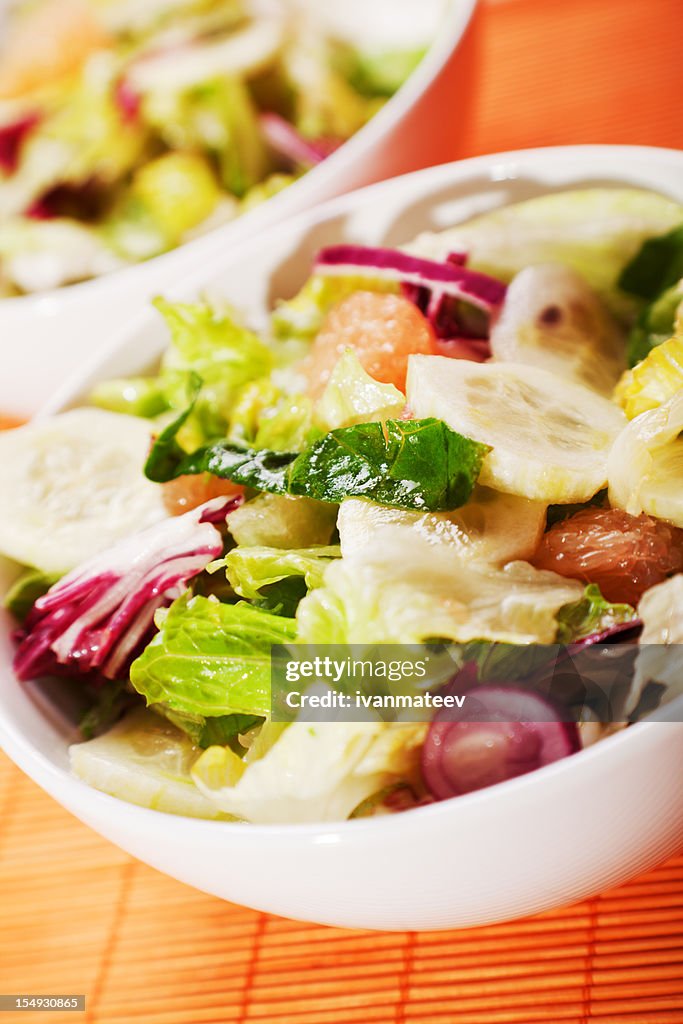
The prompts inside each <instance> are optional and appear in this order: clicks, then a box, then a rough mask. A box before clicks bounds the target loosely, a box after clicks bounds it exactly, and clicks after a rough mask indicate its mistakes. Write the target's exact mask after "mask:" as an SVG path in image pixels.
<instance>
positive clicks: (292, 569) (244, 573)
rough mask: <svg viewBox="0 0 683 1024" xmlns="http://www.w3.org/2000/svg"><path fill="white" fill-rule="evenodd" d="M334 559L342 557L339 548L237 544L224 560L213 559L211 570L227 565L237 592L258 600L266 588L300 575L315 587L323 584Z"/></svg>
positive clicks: (309, 585) (251, 599) (249, 598)
mask: <svg viewBox="0 0 683 1024" xmlns="http://www.w3.org/2000/svg"><path fill="white" fill-rule="evenodd" d="M335 558H341V549H340V548H339V547H336V546H333V547H312V548H303V549H300V550H298V551H297V550H294V551H291V550H290V551H287V550H285V551H283V550H282V549H281V548H260V547H246V548H242V547H237V548H234V549H233V550H232V551H230V552H229V553H228V554H227V555H226V556H225V558H224V559H221V560H220V561H219V562H214V564H213V566H211V567H210V568H211V570H212V571H215V569H216V568H220V567H225V571H226V575H227V577H228V580H229V582H230V585H231V586H232V588H233V590H234V591H235V593H236V594H239V596H240V597H244V598H246V599H247V600H249V601H254V600H258V599H259V598H260V596H261V592H262V591H263V589H264V588H265V587H270V586H272V585H273V584H274V583H280V582H281V581H282V580H285V579H289V578H290V577H293V576H298V577H301V578H303V579H304V581H305V583H306V587H307V588H308V589H309V590H312V589H313V587H319V586H321V584H322V581H323V576H324V574H325V569H326V568H327V566H328V565H329V564H330V562H331V561H332V560H333V559H335Z"/></svg>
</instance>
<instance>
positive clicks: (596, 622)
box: [557, 584, 638, 644]
mask: <svg viewBox="0 0 683 1024" xmlns="http://www.w3.org/2000/svg"><path fill="white" fill-rule="evenodd" d="M637 618H638V616H637V613H636V610H635V608H632V607H631V605H630V604H611V603H610V602H609V601H606V600H605V598H604V597H603V596H602V594H601V592H600V587H597V586H595V584H591V585H590V586H588V587H586V589H585V591H584V595H583V597H582V598H581V599H580V600H579V601H573V602H572V603H570V604H566V605H564V606H563V607H562V608H560V610H559V612H558V613H557V642H558V643H560V644H573V643H576V642H577V641H579V640H583V639H584V638H585V637H587V636H591V635H592V634H593V633H603V632H604V631H605V630H608V629H611V627H612V626H617V625H620V624H621V623H622V622H632V621H634V620H635V619H637Z"/></svg>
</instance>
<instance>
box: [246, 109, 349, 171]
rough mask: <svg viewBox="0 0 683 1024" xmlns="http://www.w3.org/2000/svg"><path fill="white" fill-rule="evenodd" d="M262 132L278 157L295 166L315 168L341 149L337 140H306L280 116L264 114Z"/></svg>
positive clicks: (261, 121)
mask: <svg viewBox="0 0 683 1024" xmlns="http://www.w3.org/2000/svg"><path fill="white" fill-rule="evenodd" d="M260 124H261V130H262V131H263V135H264V137H265V140H266V142H267V143H268V145H269V146H270V148H271V149H272V150H273V152H274V153H276V154H277V155H278V156H281V157H284V159H285V160H287V161H289V162H291V163H292V164H294V165H297V164H302V165H303V166H304V167H315V166H316V164H320V163H322V162H323V160H326V159H327V157H328V156H330V154H331V153H333V152H334V151H335V149H338V148H339V145H340V142H339V141H338V140H337V139H306V138H304V136H303V135H301V134H300V132H298V131H297V130H296V128H295V127H294V125H293V124H291V123H290V122H289V121H286V120H285V118H284V117H280V115H279V114H273V113H268V114H262V115H261V118H260Z"/></svg>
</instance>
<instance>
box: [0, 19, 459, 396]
mask: <svg viewBox="0 0 683 1024" xmlns="http://www.w3.org/2000/svg"><path fill="white" fill-rule="evenodd" d="M297 2H299V3H313V2H314V3H315V4H316V5H317V4H318V3H319V0H297ZM476 4H477V0H421V2H420V3H419V4H416V3H415V2H414V0H353V2H348V3H346V4H336V5H333V4H330V10H329V13H328V14H327V15H326V16H328V17H329V18H330V20H331V21H332V22H333V27H334V28H335V30H336V31H338V32H339V31H342V32H343V31H346V32H347V34H348V35H349V36H353V34H354V32H355V34H356V35H358V36H359V37H360V39H361V41H363V40H364V41H365V43H366V45H367V43H368V41H372V40H368V38H367V26H366V20H367V19H365V20H364V19H363V18H362V17H361V18H359V11H360V10H361V8H362V7H364V8H367V5H369V6H370V8H371V9H374V8H377V9H378V12H379V13H381V12H382V11H383V10H385V9H386V8H387V6H388V5H389V6H390V7H391V10H392V17H391V18H390V19H384V22H383V24H384V28H383V35H384V37H387V33H392V35H391V36H390V37H389V41H390V42H391V41H393V42H394V43H395V45H397V46H400V45H402V44H403V45H405V41H406V38H407V39H409V40H410V42H411V45H419V43H420V42H421V41H422V40H423V39H425V31H426V32H428V33H429V32H433V31H434V26H435V25H438V24H439V19H440V18H441V27H440V29H439V30H438V32H436V33H435V35H434V41H433V43H432V45H431V47H430V49H429V51H428V53H427V55H426V56H425V58H424V60H423V61H422V62H421V63H420V65H419V67H418V68H417V69H416V70H415V72H414V73H413V74H412V75H411V76H410V78H409V79H408V80H407V81H406V83H405V84H404V85H403V87H402V88H401V89H400V90H399V91H398V92H397V93H396V95H395V96H394V97H392V99H391V100H390V101H389V102H388V103H387V104H386V105H385V107H383V109H382V110H381V111H380V112H379V113H378V114H377V115H376V116H375V117H374V118H373V119H372V120H371V121H370V122H369V123H368V124H367V125H366V126H365V127H364V128H363V129H361V131H359V132H358V133H357V134H356V135H355V136H353V138H351V139H350V140H349V141H348V142H347V143H346V144H345V145H343V146H342V147H341V148H340V149H339V150H337V152H336V153H334V154H333V155H332V156H331V157H330V158H329V159H327V160H326V161H325V162H324V163H322V164H321V165H320V166H319V167H316V168H314V169H313V170H312V171H310V172H309V173H308V174H307V175H306V176H305V177H304V178H302V179H301V180H300V181H299V182H297V183H296V184H294V185H292V186H291V187H290V188H288V189H286V190H285V191H284V192H282V193H280V194H279V195H278V196H275V197H274V198H272V199H270V200H269V201H268V202H267V203H264V204H263V205H262V206H261V207H259V208H257V209H255V210H253V211H252V212H251V213H248V214H246V215H244V216H243V217H240V218H238V219H237V220H235V221H233V222H232V223H229V224H226V225H224V226H222V227H219V228H217V229H215V230H214V231H212V232H210V233H208V234H207V235H205V236H203V237H202V238H198V239H196V240H194V241H192V242H189V243H186V244H185V245H183V246H180V247H179V248H177V249H175V250H173V251H172V252H169V253H166V254H165V255H163V256H159V257H157V258H156V259H152V260H149V261H148V262H146V263H143V264H138V265H137V266H134V267H129V268H126V269H124V270H120V271H116V272H114V273H112V274H108V275H106V276H104V277H101V278H98V279H96V280H93V281H87V282H84V283H83V284H77V285H72V286H71V287H69V288H62V289H59V290H55V291H50V292H45V293H42V294H37V295H30V296H21V297H19V298H11V299H0V365H1V366H2V373H0V412H3V413H12V414H16V415H24V416H28V415H31V414H32V413H34V412H35V411H36V409H38V408H39V407H40V406H41V404H42V403H43V402H44V401H46V399H47V398H48V397H49V396H50V395H51V394H52V393H53V391H54V389H55V386H56V385H57V384H59V383H60V382H61V381H63V380H64V379H65V377H66V376H68V375H69V374H70V373H71V372H73V371H74V370H76V369H77V368H78V367H79V366H80V365H81V364H82V362H83V360H84V359H87V358H88V357H89V356H90V354H91V353H92V352H93V351H96V350H97V349H98V348H99V347H100V345H101V343H102V341H103V340H104V339H106V337H107V336H108V335H109V334H110V333H111V332H112V331H116V330H117V329H118V328H119V327H121V326H122V325H123V324H125V323H126V322H127V321H128V320H129V319H130V314H131V310H133V309H135V308H136V307H137V306H142V305H144V304H145V302H146V300H147V299H149V298H150V297H151V296H153V295H156V294H159V293H160V292H162V291H163V292H165V293H166V294H169V293H170V292H171V291H172V288H173V285H174V283H175V282H182V281H183V279H184V278H185V277H186V275H187V274H188V272H191V271H192V270H193V268H195V267H198V266H202V265H207V266H210V265H212V264H213V263H214V261H215V260H220V259H221V258H222V257H223V254H224V253H227V252H234V251H236V249H237V248H238V247H240V246H242V245H243V244H244V242H245V240H247V239H249V238H251V237H252V236H253V235H255V234H256V233H258V232H259V231H261V230H263V229H264V228H267V227H268V226H270V225H272V224H274V223H276V222H278V221H281V220H283V219H284V218H285V217H287V216H290V215H292V214H296V213H298V212H299V211H301V210H306V209H310V208H311V207H312V206H314V205H315V204H316V203H319V202H322V201H323V200H327V199H330V198H332V197H333V196H337V195H340V194H341V193H342V192H348V191H350V190H351V189H353V188H358V187H360V186H361V185H368V184H370V183H371V182H374V181H380V180H383V179H386V178H390V177H392V176H393V175H396V174H403V173H405V172H407V171H413V170H416V169H417V168H419V167H427V166H429V165H431V164H437V163H440V162H442V161H444V160H451V159H453V158H454V157H455V156H457V139H458V134H459V132H460V130H461V127H459V126H461V125H462V121H463V119H464V117H465V116H466V113H467V111H468V110H469V108H470V105H471V98H472V96H473V92H474V89H473V83H472V75H471V71H472V60H471V57H472V50H473V47H472V44H471V41H472V39H473V26H472V21H473V15H474V12H475V8H476ZM373 5H374V8H373ZM375 20H377V19H375ZM468 29H469V31H468ZM375 35H377V33H375ZM429 38H431V37H430V36H429V35H427V36H426V39H427V41H428V40H429Z"/></svg>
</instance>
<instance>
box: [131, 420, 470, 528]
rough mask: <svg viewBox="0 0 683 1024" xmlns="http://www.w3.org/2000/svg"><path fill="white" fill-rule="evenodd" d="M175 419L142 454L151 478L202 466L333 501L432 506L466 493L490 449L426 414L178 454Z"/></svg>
mask: <svg viewBox="0 0 683 1024" xmlns="http://www.w3.org/2000/svg"><path fill="white" fill-rule="evenodd" d="M178 422H179V421H176V423H178ZM174 427H175V425H172V426H171V427H169V428H167V430H166V431H164V433H163V434H162V435H161V437H160V439H159V442H161V449H160V450H157V446H158V445H159V442H157V445H155V447H154V449H153V450H152V453H151V455H150V457H149V459H148V461H147V466H146V467H145V473H146V475H147V476H148V477H149V479H151V480H155V481H157V482H163V481H166V480H169V479H173V478H175V477H178V476H183V475H185V474H197V473H206V472H208V473H212V474H213V475H214V476H219V477H223V478H225V479H228V480H232V481H233V482H234V483H239V484H244V485H245V486H248V487H254V488H256V489H257V490H261V491H269V492H271V493H274V494H292V495H298V496H301V497H307V498H316V499H318V500H319V501H327V502H335V503H337V502H340V501H342V500H343V499H344V498H348V497H359V498H363V497H364V498H371V499H372V500H373V501H376V502H378V503H379V504H381V505H388V506H392V507H396V508H406V509H420V510H425V511H433V512H436V511H448V510H451V509H454V508H459V507H460V506H461V505H464V504H465V503H466V502H467V501H468V499H469V497H470V495H471V493H472V489H473V487H474V485H475V483H476V481H477V477H478V476H479V473H480V470H481V464H482V461H483V459H484V456H485V455H486V453H487V452H488V451H489V450H490V449H489V448H488V447H487V446H486V445H483V444H479V443H477V442H476V441H471V440H469V438H466V437H463V436H462V435H461V434H458V433H456V432H455V431H454V430H451V429H450V427H448V426H446V424H445V423H443V422H442V421H441V420H436V419H425V420H412V421H402V420H388V421H387V422H386V423H385V424H381V423H360V424H358V425H356V426H352V427H344V428H341V429H339V430H333V431H331V432H330V433H329V434H326V435H325V436H324V437H322V438H320V439H319V440H318V441H316V442H315V443H314V444H312V445H311V446H310V447H309V448H307V449H306V450H305V451H303V452H301V453H298V454H297V453H292V452H289V453H287V452H284V453H280V452H273V451H268V450H265V449H262V450H255V449H250V448H241V447H239V446H237V445H234V444H230V443H229V442H227V441H221V442H219V443H218V444H214V445H208V446H206V447H204V448H200V449H199V450H198V451H196V452H194V453H193V454H192V455H188V456H186V457H184V458H180V457H179V455H178V450H179V449H178V447H177V446H175V447H174V446H173V444H172V441H173V431H174ZM176 432H177V431H176ZM174 461H175V463H176V464H175V465H174Z"/></svg>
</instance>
